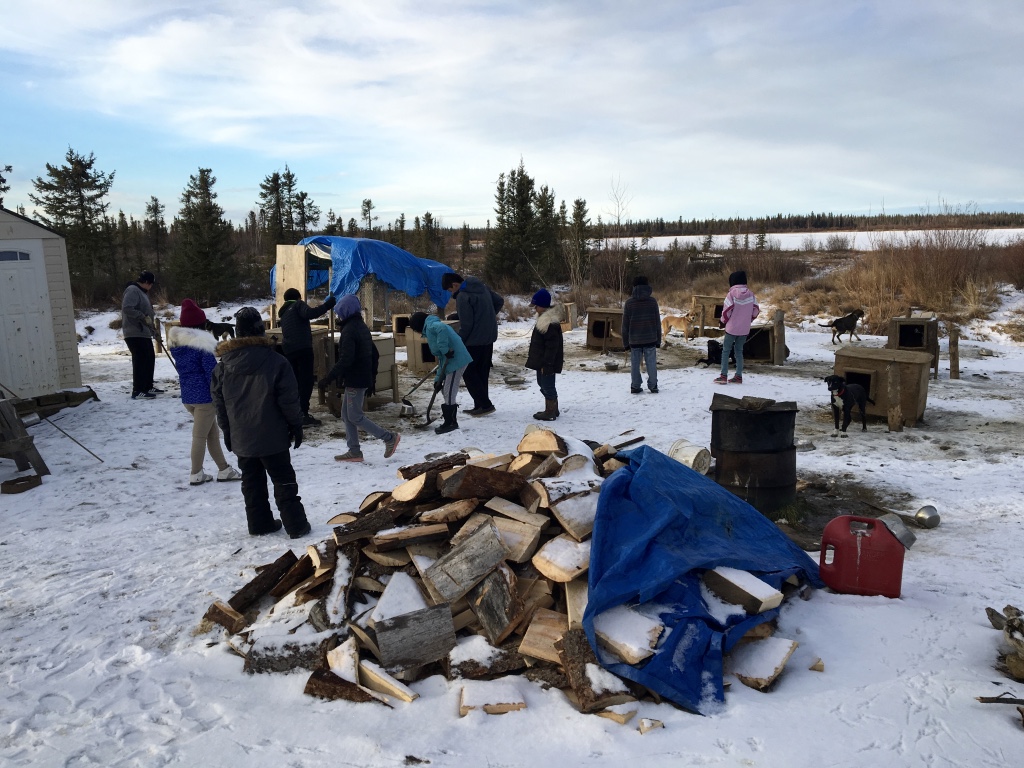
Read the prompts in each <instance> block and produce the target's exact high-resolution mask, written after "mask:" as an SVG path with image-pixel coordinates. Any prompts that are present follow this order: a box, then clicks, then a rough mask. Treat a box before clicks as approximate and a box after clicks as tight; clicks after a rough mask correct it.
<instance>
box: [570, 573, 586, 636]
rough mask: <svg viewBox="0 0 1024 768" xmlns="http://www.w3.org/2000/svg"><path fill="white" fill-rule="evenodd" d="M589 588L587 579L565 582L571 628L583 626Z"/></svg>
mask: <svg viewBox="0 0 1024 768" xmlns="http://www.w3.org/2000/svg"><path fill="white" fill-rule="evenodd" d="M588 599H589V589H588V585H587V580H586V579H575V580H573V581H569V582H566V584H565V612H566V614H567V615H568V616H569V629H579V628H580V627H582V626H583V613H584V612H585V611H586V610H587V601H588Z"/></svg>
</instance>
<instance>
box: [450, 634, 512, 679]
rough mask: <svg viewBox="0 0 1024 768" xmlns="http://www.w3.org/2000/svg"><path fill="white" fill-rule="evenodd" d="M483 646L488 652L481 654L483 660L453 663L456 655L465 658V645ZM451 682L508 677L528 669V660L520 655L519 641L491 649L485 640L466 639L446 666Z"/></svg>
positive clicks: (468, 659)
mask: <svg viewBox="0 0 1024 768" xmlns="http://www.w3.org/2000/svg"><path fill="white" fill-rule="evenodd" d="M477 643H479V644H481V645H482V646H483V647H485V650H486V652H485V653H484V654H481V656H482V658H479V659H476V658H464V659H463V660H461V661H458V662H455V663H452V662H451V658H452V656H455V655H456V654H458V655H460V656H463V655H464V654H463V653H462V652H461V651H462V649H463V647H464V645H465V644H474V645H475V644H477ZM445 667H446V673H447V677H448V679H449V680H452V679H454V678H463V679H465V680H481V679H484V678H491V677H495V676H496V675H507V674H508V673H509V672H518V671H519V670H521V669H524V668H525V667H526V660H525V659H524V658H523V656H522V654H520V653H519V641H518V640H510V641H507V642H505V643H502V644H501V645H499V646H497V647H491V646H490V645H489V644H488V643H487V641H486V640H484V638H482V637H479V636H476V637H471V638H466V639H465V640H463V641H462V642H460V643H459V645H458V646H457V647H456V649H455V650H453V651H452V653H451V654H449V662H448V663H447V664H446V665H445Z"/></svg>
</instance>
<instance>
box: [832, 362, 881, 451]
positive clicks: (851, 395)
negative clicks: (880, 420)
mask: <svg viewBox="0 0 1024 768" xmlns="http://www.w3.org/2000/svg"><path fill="white" fill-rule="evenodd" d="M825 383H826V384H827V385H828V391H829V393H830V394H831V395H832V419H833V420H834V421H835V424H836V431H835V432H833V433H832V437H836V436H839V437H849V435H847V434H846V428H847V427H848V426H850V419H851V418H852V417H853V406H855V405H856V406H857V407H858V408H859V409H860V423H861V431H862V432H867V431H868V415H867V412H866V410H865V409H866V408H867V404H868V403H871V404H872V405H874V404H875V401H874V400H872V399H871V398H870V397H868V393H867V392H866V391H864V387H862V386H861V385H860V384H847V383H846V379H844V378H843V377H842V376H826V377H825ZM840 410H842V412H843V431H842V432H841V433H840V431H839V411H840Z"/></svg>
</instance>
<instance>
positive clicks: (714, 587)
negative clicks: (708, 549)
mask: <svg viewBox="0 0 1024 768" xmlns="http://www.w3.org/2000/svg"><path fill="white" fill-rule="evenodd" d="M703 579H704V584H705V586H707V588H708V589H709V590H711V591H712V592H713V593H714V594H716V595H717V596H718V597H719V598H721V599H722V600H724V601H725V602H727V603H732V604H733V605H738V606H740V607H742V608H743V610H745V611H746V612H747V613H749V614H758V613H764V612H765V611H768V610H771V609H772V608H777V607H778V606H779V605H781V604H782V593H781V592H779V590H777V589H775V588H774V587H773V586H771V585H770V584H767V583H765V582H763V581H761V579H759V578H757V576H755V575H754V574H752V573H749V572H748V571H741V570H738V569H736V568H729V567H727V566H719V567H718V568H715V569H713V570H710V571H705V573H704V577H703Z"/></svg>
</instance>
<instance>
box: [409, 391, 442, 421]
mask: <svg viewBox="0 0 1024 768" xmlns="http://www.w3.org/2000/svg"><path fill="white" fill-rule="evenodd" d="M438 391H439V390H436V389H435V390H434V394H432V395H431V396H430V402H429V403H427V420H426V421H424V422H423V423H422V424H413V425H412V428H413V429H426V428H427V427H429V426H430V425H431V423H432V422H433V421H434V419H433V418H431V416H430V409H431V408H433V407H434V398H435V397H437V393H438Z"/></svg>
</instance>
